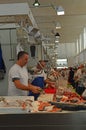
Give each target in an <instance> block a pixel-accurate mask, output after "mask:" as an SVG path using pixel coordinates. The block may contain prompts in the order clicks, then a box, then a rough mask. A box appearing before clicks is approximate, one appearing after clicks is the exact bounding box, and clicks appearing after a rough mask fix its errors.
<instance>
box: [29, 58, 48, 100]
mask: <svg viewBox="0 0 86 130" xmlns="http://www.w3.org/2000/svg"><path fill="white" fill-rule="evenodd" d="M45 66H46V63H45V61H44V60H40V61H39V62H38V63H37V65H36V66H35V67H34V68H33V69H32V70H33V71H34V72H33V75H32V85H36V86H40V88H42V89H43V88H44V86H45V80H46V78H47V75H46V73H45V72H44V67H45ZM28 95H29V96H34V98H35V100H37V98H38V96H39V95H40V94H36V93H34V92H32V91H29V94H28Z"/></svg>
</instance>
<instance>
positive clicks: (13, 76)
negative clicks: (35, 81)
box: [8, 51, 40, 96]
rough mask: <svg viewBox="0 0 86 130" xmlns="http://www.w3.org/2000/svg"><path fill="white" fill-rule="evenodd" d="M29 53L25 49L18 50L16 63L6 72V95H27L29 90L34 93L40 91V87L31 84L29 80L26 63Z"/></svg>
mask: <svg viewBox="0 0 86 130" xmlns="http://www.w3.org/2000/svg"><path fill="white" fill-rule="evenodd" d="M28 58H29V55H28V53H27V52H25V51H20V52H19V53H18V55H17V61H16V63H15V64H14V65H13V66H12V67H11V68H10V70H9V74H8V95H9V96H27V92H28V91H29V90H30V91H32V92H34V93H39V92H40V87H36V86H33V85H31V84H30V83H29V82H28V81H29V76H28V71H27V68H26V65H27V63H28Z"/></svg>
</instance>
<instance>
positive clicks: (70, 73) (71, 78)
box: [68, 67, 75, 88]
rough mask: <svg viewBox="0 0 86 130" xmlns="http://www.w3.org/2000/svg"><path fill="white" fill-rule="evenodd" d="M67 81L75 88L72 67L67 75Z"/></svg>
mask: <svg viewBox="0 0 86 130" xmlns="http://www.w3.org/2000/svg"><path fill="white" fill-rule="evenodd" d="M68 83H69V84H71V85H72V86H73V87H74V88H75V82H74V69H73V68H72V67H70V71H69V76H68Z"/></svg>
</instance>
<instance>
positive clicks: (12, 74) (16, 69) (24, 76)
mask: <svg viewBox="0 0 86 130" xmlns="http://www.w3.org/2000/svg"><path fill="white" fill-rule="evenodd" d="M15 78H17V79H19V80H20V82H21V83H22V84H24V85H26V86H27V85H28V71H27V69H26V67H20V66H19V65H17V64H14V65H13V66H12V67H11V69H10V70H9V74H8V96H27V91H25V90H21V89H18V88H16V86H15V84H14V82H13V79H15Z"/></svg>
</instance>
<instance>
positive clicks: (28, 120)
mask: <svg viewBox="0 0 86 130" xmlns="http://www.w3.org/2000/svg"><path fill="white" fill-rule="evenodd" d="M50 97H51V96H50ZM47 100H49V97H48V98H47ZM50 100H52V99H50ZM40 102H41V103H42V101H40V100H39V101H34V99H33V97H29V96H25V97H24V96H23V97H22V96H17V97H9V96H8V97H6V96H5V97H0V128H1V130H3V129H7V128H8V129H9V130H12V129H13V130H14V129H16V130H19V129H21V130H24V129H25V130H28V129H30V130H40V129H41V130H44V129H45V130H48V129H49V130H52V129H54V130H57V129H58V130H63V129H64V130H66V129H70V130H76V129H78V130H86V110H78V111H71V110H70V111H67V110H62V109H60V108H58V107H57V109H56V111H51V110H52V108H53V107H54V108H56V106H54V105H50V104H46V103H45V104H41V105H40V104H39V103H40ZM43 103H44V101H43ZM26 104H28V105H26ZM44 105H47V107H46V109H43V110H42V108H44V107H43V106H44ZM39 108H41V109H39Z"/></svg>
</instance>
